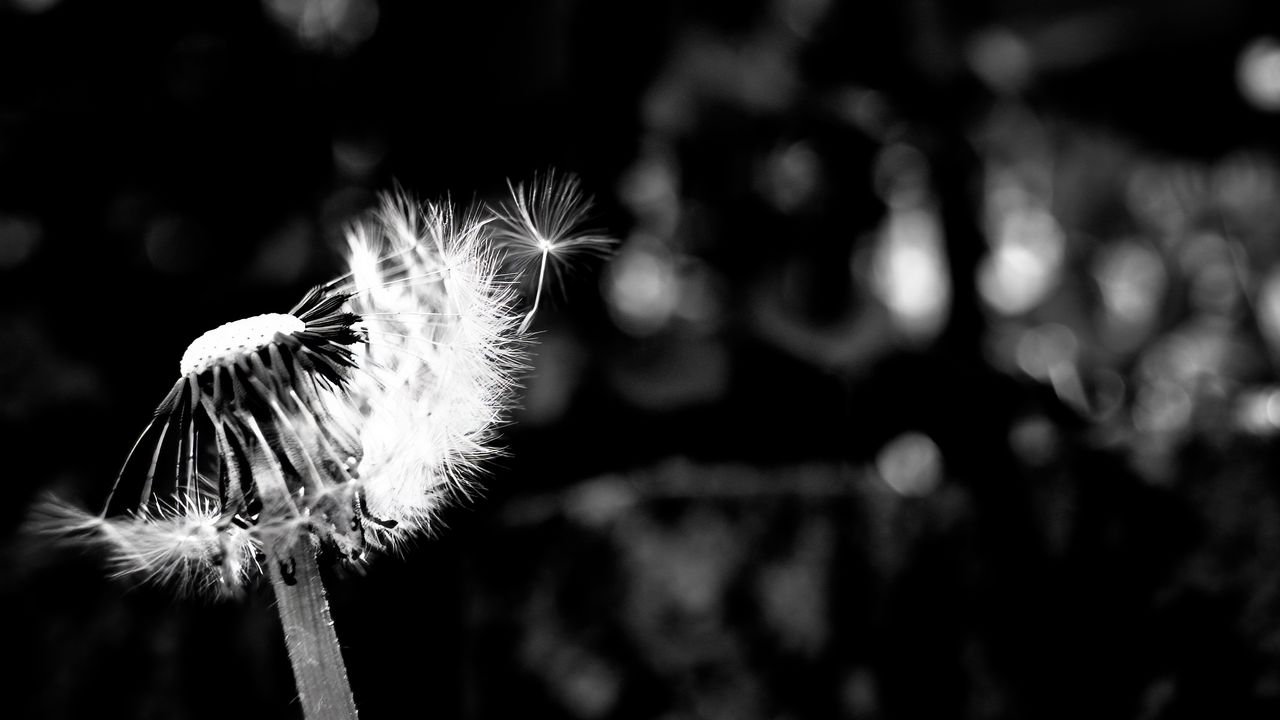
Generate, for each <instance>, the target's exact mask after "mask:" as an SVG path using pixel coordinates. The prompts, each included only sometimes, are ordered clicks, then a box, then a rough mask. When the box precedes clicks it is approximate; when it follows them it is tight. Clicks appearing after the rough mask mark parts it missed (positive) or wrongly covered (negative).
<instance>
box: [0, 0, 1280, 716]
mask: <svg viewBox="0 0 1280 720" xmlns="http://www.w3.org/2000/svg"><path fill="white" fill-rule="evenodd" d="M1277 113H1280V6H1277V5H1276V4H1274V3H1270V2H1264V1H1261V0H1259V1H1258V2H1247V1H1245V0H1176V1H1174V2H1169V1H1167V0H1166V1H1161V2H1157V1H1156V0H1136V1H1134V2H1128V3H1114V2H1113V3H1103V2H1090V1H1087V0H1050V1H1044V2H1038V3H1033V4H1032V3H1014V2H1004V1H1001V0H992V1H990V2H985V3H956V2H949V1H947V0H906V1H905V2H891V1H888V0H882V1H880V2H843V3H842V2H838V1H837V0H748V1H737V2H728V1H725V0H693V1H691V2H677V1H676V0H646V1H645V2H633V1H630V0H615V1H614V2H608V3H604V2H585V1H580V0H546V1H544V2H518V1H514V0H475V1H473V2H466V3H462V2H458V3H447V4H446V3H428V2H407V1H393V0H261V2H253V1H241V2H208V1H204V2H200V1H197V2H186V3H171V2H158V1H155V2H132V1H126V2H116V3H97V2H89V1H88V0H0V430H2V432H0V438H2V439H0V452H2V454H3V458H4V460H5V465H4V468H3V470H2V471H0V477H3V480H4V482H5V485H6V487H7V488H8V490H7V492H10V493H12V494H11V495H9V496H7V502H5V503H3V504H2V505H0V559H2V562H0V613H2V614H3V621H2V622H3V625H2V626H3V627H4V628H5V630H4V634H3V639H4V642H3V647H4V648H5V649H6V650H7V651H8V653H9V655H8V658H9V661H8V663H6V664H7V665H9V666H10V667H11V668H13V669H11V670H7V671H5V672H4V673H3V674H2V675H0V677H2V678H3V679H0V688H2V689H3V697H2V699H0V715H3V716H4V717H14V718H58V719H61V718H84V717H101V716H107V717H112V716H114V717H130V718H210V719H212V718H226V717H235V718H246V719H247V718H281V717H300V710H299V708H298V707H297V705H296V703H293V702H292V701H291V699H292V695H293V693H294V689H293V682H292V676H291V672H290V668H289V664H288V660H287V658H286V656H285V650H284V645H283V642H282V639H281V637H280V630H279V628H278V625H277V621H276V618H275V613H274V610H273V609H272V608H271V606H270V596H269V593H268V592H267V591H266V590H265V589H260V590H259V591H258V592H254V593H250V594H249V595H248V596H247V597H246V598H244V599H243V600H242V601H239V602H229V603H213V602H201V601H196V602H188V601H179V600H175V599H174V598H173V597H172V595H170V594H169V593H168V592H167V591H165V590H163V589H156V588H151V587H134V586H131V585H129V584H127V583H123V582H119V581H112V580H109V579H107V578H106V577H105V572H104V568H103V564H102V558H101V557H95V556H93V555H85V554H80V553H77V552H69V551H66V550H62V549H59V548H55V547H49V546H47V545H46V544H44V543H36V542H32V541H30V540H29V539H26V538H25V537H24V536H23V535H22V534H21V533H20V532H19V527H20V525H21V523H22V521H23V518H24V517H25V514H26V512H27V510H28V507H29V506H30V503H32V502H33V501H34V500H35V499H36V498H37V497H39V496H40V494H41V493H44V492H47V491H52V492H57V493H59V494H61V495H63V496H64V497H68V498H72V499H76V500H78V501H80V502H83V503H86V504H92V503H96V502H100V501H101V499H102V498H103V496H104V495H105V492H106V489H107V488H108V487H109V486H110V483H111V481H112V479H113V478H114V475H115V473H116V471H117V470H118V467H119V463H120V462H121V461H122V460H123V458H124V456H125V454H126V453H127V451H128V448H129V447H130V445H131V444H132V443H133V441H134V439H135V438H136V436H137V433H138V432H140V431H141V429H142V428H143V426H144V425H145V423H146V421H147V419H148V418H149V416H150V413H151V412H152V411H153V409H154V407H155V405H156V403H157V402H158V401H159V400H160V399H161V398H162V397H163V395H164V393H165V392H166V391H167V390H168V388H169V387H170V385H171V383H172V382H173V380H174V379H175V377H176V375H177V364H178V359H179V357H180V356H181V353H182V351H183V349H184V348H185V347H186V346H187V344H188V343H189V342H190V341H191V340H192V339H194V338H195V337H196V336H198V335H199V334H200V333H202V332H203V331H204V330H207V329H209V328H212V327H214V326H216V325H218V324H221V323H223V322H226V321H229V320H233V319H237V318H241V317H246V316H249V315H254V314H258V313H262V312H272V311H284V310H287V309H288V308H289V307H291V306H292V304H293V303H294V302H295V301H296V299H297V298H298V297H300V295H301V293H302V292H303V291H304V290H305V289H306V288H307V287H308V286H310V285H311V284H313V283H316V282H319V281H322V280H325V279H327V278H328V277H330V276H332V275H333V274H334V273H335V272H337V271H338V268H339V265H340V253H339V248H340V240H341V231H342V228H343V224H344V223H345V222H347V221H349V220H350V219H352V218H354V217H356V216H357V215H358V214H359V213H360V212H362V211H363V210H365V209H367V208H369V207H370V206H372V205H373V204H374V203H375V201H376V194H377V193H378V192H379V191H382V190H386V189H390V188H393V187H395V186H396V185H397V184H398V185H399V186H401V187H403V188H404V189H406V190H407V191H409V192H411V193H413V194H415V195H417V196H419V197H422V198H427V199H433V198H441V197H444V196H445V195H449V196H451V197H452V198H453V199H454V200H455V201H457V202H459V203H463V204H465V203H469V202H472V201H483V200H486V199H491V198H495V197H498V196H499V195H500V194H501V193H502V192H503V191H504V190H505V184H506V181H507V179H508V178H511V179H514V180H521V179H527V178H530V177H532V175H533V173H535V172H538V171H541V170H545V169H547V168H550V167H554V168H557V169H558V170H560V171H565V172H572V173H576V174H577V175H578V176H579V177H580V178H581V180H582V183H583V186H584V188H585V189H586V190H587V191H588V192H589V193H591V194H592V195H594V196H595V199H596V206H595V208H596V211H595V214H594V218H593V226H594V227H597V228H599V229H601V230H602V231H605V232H607V233H609V234H611V235H613V236H614V237H616V238H618V239H619V240H620V241H621V243H620V244H619V246H618V249H617V252H616V254H615V256H614V257H613V258H612V259H611V260H610V261H609V262H608V263H595V264H587V265H584V266H582V267H579V268H577V269H576V272H574V273H571V274H570V275H568V276H566V277H565V278H564V283H563V285H564V287H563V292H562V293H559V294H557V296H556V299H555V302H554V303H552V305H551V306H550V307H548V308H547V309H545V310H544V311H541V312H540V314H539V318H538V321H537V324H536V327H537V329H538V331H539V333H540V337H541V343H540V345H539V347H538V349H537V352H536V358H535V361H534V364H533V369H532V370H531V372H530V374H529V376H528V377H527V378H526V381H525V385H526V392H525V394H524V397H523V402H522V407H521V408H520V409H519V410H518V411H517V412H516V413H515V414H514V416H513V423H512V424H511V426H510V427H509V428H507V429H506V430H505V431H504V444H505V445H506V447H507V448H508V449H509V450H510V455H509V457H506V458H504V459H502V460H500V461H499V462H497V463H495V464H494V466H493V468H492V470H493V474H492V477H491V478H489V480H488V481H487V483H486V491H485V493H484V495H483V496H482V497H480V498H478V499H477V500H476V501H475V502H473V503H472V504H470V505H468V506H465V507H460V508H455V509H453V510H452V511H450V512H449V513H447V514H446V516H445V521H446V523H445V524H446V525H447V527H445V528H443V529H442V531H441V533H440V536H439V537H438V538H436V539H431V540H427V541H424V542H422V543H421V544H420V546H419V547H418V548H417V549H416V550H415V551H413V552H412V553H411V554H410V555H409V556H408V557H407V558H404V559H381V560H379V561H377V562H375V563H373V565H372V566H371V567H370V568H369V570H368V572H367V574H365V575H363V576H360V575H356V576H350V577H339V576H337V575H335V576H333V577H329V578H328V580H329V582H328V585H329V588H330V597H331V601H332V604H333V615H334V618H335V623H336V626H337V629H338V633H339V636H340V637H341V639H342V641H343V643H344V646H345V654H346V658H347V662H348V666H349V670H350V675H351V680H352V684H353V687H354V691H355V695H356V699H357V701H358V703H359V704H360V706H361V711H362V717H364V718H368V719H369V720H376V719H378V718H391V717H396V718H406V717H424V718H463V719H482V718H483V719H488V718H509V717H514V716H517V714H518V715H519V716H522V717H524V716H538V717H552V718H580V719H583V720H598V719H599V720H603V719H612V718H618V719H637V720H639V719H642V718H643V719H648V718H655V719H663V720H685V719H690V720H692V719H704V718H705V719H708V720H711V719H724V720H754V719H756V718H762V719H763V718H772V719H780V720H781V719H791V718H795V719H799V718H868V719H872V718H878V719H890V718H922V717H930V718H983V719H987V718H990V719H1004V718H1076V717H1090V718H1134V719H1143V720H1147V719H1156V718H1199V717H1231V718H1255V717H1259V718H1260V717H1275V715H1276V713H1277V711H1280V485H1278V482H1280V481H1278V479H1277V471H1278V470H1280V457H1277V444H1276V440H1277V437H1276V436H1277V433H1280V242H1278V241H1280V156H1278V155H1277V152H1278V151H1280V114H1277Z"/></svg>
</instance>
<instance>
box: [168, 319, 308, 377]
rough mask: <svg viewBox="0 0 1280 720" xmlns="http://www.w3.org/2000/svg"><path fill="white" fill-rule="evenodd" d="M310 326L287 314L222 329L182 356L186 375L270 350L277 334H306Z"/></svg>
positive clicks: (204, 337)
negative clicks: (243, 356) (266, 349)
mask: <svg viewBox="0 0 1280 720" xmlns="http://www.w3.org/2000/svg"><path fill="white" fill-rule="evenodd" d="M306 327H307V324H306V323H304V322H302V321H301V320H299V319H298V318H296V317H294V316H293V315H289V314H286V313H267V314H266V315H255V316H253V317H249V318H245V319H243V320H234V321H232V322H229V323H227V324H226V325H220V326H218V327H216V328H214V329H212V330H210V331H209V332H207V333H205V334H203V335H201V336H200V337H198V338H196V340H195V342H193V343H191V345H190V346H188V347H187V351H186V352H184V353H182V374H183V375H192V374H198V373H202V372H204V371H205V370H208V369H209V368H211V367H213V366H214V365H215V364H217V363H218V362H219V361H222V360H230V359H233V358H235V357H237V356H239V355H247V354H249V353H251V352H254V351H255V350H257V349H258V348H262V347H266V346H267V345H270V344H271V341H272V340H274V339H275V336H276V333H284V334H286V335H289V334H292V333H296V332H302V331H303V330H305V329H306Z"/></svg>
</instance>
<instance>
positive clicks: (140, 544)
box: [47, 176, 606, 595]
mask: <svg viewBox="0 0 1280 720" xmlns="http://www.w3.org/2000/svg"><path fill="white" fill-rule="evenodd" d="M512 192H513V198H512V200H511V202H510V203H509V204H508V205H507V206H504V208H505V210H493V209H491V208H490V209H481V210H475V211H470V212H465V213H458V212H456V211H455V210H454V208H453V207H452V206H451V205H449V204H448V203H439V204H430V203H428V204H418V203H415V202H413V201H411V200H409V199H408V198H407V197H406V196H404V195H392V196H388V197H386V198H385V199H384V200H383V203H382V205H381V207H380V208H379V209H378V211H377V212H375V213H374V214H372V215H371V216H370V217H369V218H367V219H365V220H362V221H360V222H357V223H355V224H353V225H352V226H351V227H350V229H349V231H348V232H347V265H348V268H347V270H348V272H347V273H346V274H345V275H343V276H341V277H339V278H337V279H335V280H333V281H331V282H329V283H326V284H324V285H320V286H317V287H315V288H312V289H311V290H310V291H308V292H307V293H306V294H305V295H304V297H303V298H302V300H301V301H300V302H299V303H298V304H297V305H296V306H294V307H293V308H292V309H291V310H290V311H289V312H288V313H270V314H265V315H258V316H255V317H251V318H246V319H243V320H237V321H235V322H231V323H227V324H225V325H222V326H221V327H218V328H215V329H214V330H211V331H209V332H206V333H204V334H203V335H201V336H200V337H199V338H197V339H196V340H195V342H193V343H191V345H190V346H189V347H188V348H187V349H186V352H185V353H183V356H182V359H181V363H180V370H181V373H180V377H179V379H178V380H177V382H176V383H175V384H174V385H173V386H172V388H171V389H170V391H169V393H168V394H167V395H166V396H165V397H164V399H163V400H162V401H161V403H160V405H159V407H158V408H157V409H156V412H155V415H154V417H153V419H152V421H151V423H150V424H149V425H148V426H147V427H146V429H144V430H143V432H142V435H141V436H140V437H139V438H138V441H137V443H136V444H135V446H134V448H133V449H132V450H131V451H130V453H129V455H128V456H127V458H126V460H125V462H124V466H123V467H122V468H121V470H120V473H119V476H118V477H117V479H116V483H115V486H114V487H113V489H112V491H111V494H110V496H109V497H108V500H107V504H106V508H105V509H104V510H103V512H102V513H101V514H89V513H86V512H83V511H79V510H75V509H73V508H70V506H66V505H60V504H56V503H55V504H54V505H53V507H54V508H55V509H54V510H53V511H51V512H50V513H49V515H50V517H51V518H52V519H51V520H50V522H49V523H47V526H48V527H49V528H52V529H54V531H56V532H58V533H59V534H61V535H63V536H66V537H75V538H77V539H78V540H81V541H83V542H86V543H90V544H95V545H97V546H99V547H104V548H105V549H106V551H107V553H108V556H109V562H110V564H111V566H112V567H113V568H114V570H115V572H116V573H117V574H121V575H131V576H141V577H142V578H143V579H145V580H148V581H152V582H156V583H160V584H165V585H170V586H173V587H176V588H178V589H179V590H180V591H181V592H194V593H212V594H215V595H227V594H234V593H235V592H236V589H237V588H239V587H241V586H243V585H244V584H247V583H249V582H251V581H253V580H254V578H255V577H257V576H258V575H260V574H261V572H262V563H263V562H270V560H267V559H264V558H268V557H274V556H273V550H272V548H277V547H280V548H291V547H296V546H298V544H299V543H300V542H304V543H305V546H306V547H315V548H317V549H318V550H319V551H321V555H322V556H324V557H327V558H334V559H335V561H337V562H343V563H346V564H349V565H354V566H358V565H360V564H361V563H364V562H366V559H367V558H368V557H370V556H371V554H372V553H371V551H381V552H389V553H399V552H403V551H404V550H405V549H406V548H407V547H408V546H409V545H410V543H411V541H412V540H413V539H414V538H415V537H420V536H423V535H426V534H429V533H430V532H431V531H432V529H433V527H434V526H435V524H436V520H437V518H438V516H439V513H440V511H441V509H442V508H443V507H445V506H446V505H447V504H449V503H450V502H452V501H455V500H457V499H459V498H463V497H466V496H468V495H469V494H470V493H471V492H473V490H474V488H475V487H476V482H477V478H478V477H479V475H480V472H481V468H482V467H483V464H484V462H485V461H486V460H487V459H489V458H490V457H492V456H493V455H494V454H495V453H496V452H497V449H496V447H495V436H496V428H497V427H498V426H499V425H500V424H501V423H502V422H503V419H504V415H505V412H506V410H507V408H508V407H509V406H510V401H511V397H512V394H513V392H514V390H515V387H516V377H517V373H518V372H519V371H520V370H521V368H522V367H523V362H524V342H525V341H524V340H523V333H524V331H525V329H526V328H527V326H528V321H529V318H531V317H532V313H533V310H536V307H537V295H535V297H534V300H533V308H532V309H530V310H529V311H528V313H522V312H521V311H520V309H519V302H520V297H519V287H520V283H519V282H518V281H519V280H520V279H521V277H518V276H517V277H512V276H511V275H510V274H508V272H509V270H510V269H511V268H515V271H516V273H517V275H523V274H524V273H527V272H528V271H529V270H530V269H531V266H529V265H528V264H527V263H522V262H521V259H520V258H522V257H524V258H527V257H528V255H529V253H534V254H535V256H540V257H541V260H540V261H539V263H538V267H539V270H538V291H537V292H538V293H540V292H541V285H542V280H543V277H544V273H545V268H546V262H547V258H549V257H552V256H555V258H556V259H559V258H560V257H561V256H562V255H563V254H565V253H569V252H576V251H577V250H582V249H585V250H588V251H590V252H597V251H599V250H600V249H601V248H602V247H604V245H605V244H606V241H603V240H599V239H597V238H594V237H593V236H587V235H581V234H577V233H578V230H577V226H578V225H579V224H580V221H581V219H582V217H583V216H584V215H583V214H584V213H585V202H584V201H583V200H582V197H581V194H580V193H579V191H578V188H577V184H576V181H574V180H572V179H570V180H566V181H557V180H555V178H554V176H552V177H549V178H547V179H546V180H545V181H541V182H535V183H534V184H533V185H532V186H530V189H528V190H525V189H524V186H519V187H518V188H513V190H512ZM517 237H518V238H523V239H521V240H517V239H516V238H517Z"/></svg>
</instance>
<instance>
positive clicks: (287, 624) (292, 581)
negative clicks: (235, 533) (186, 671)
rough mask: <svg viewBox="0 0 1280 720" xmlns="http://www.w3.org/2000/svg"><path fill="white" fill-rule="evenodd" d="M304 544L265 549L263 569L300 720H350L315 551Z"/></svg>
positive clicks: (349, 699)
mask: <svg viewBox="0 0 1280 720" xmlns="http://www.w3.org/2000/svg"><path fill="white" fill-rule="evenodd" d="M310 545H311V544H310V543H309V542H308V541H306V540H305V539H304V540H298V541H295V542H294V543H293V544H292V546H291V547H281V546H279V545H276V546H275V547H269V548H267V558H268V562H267V568H268V573H269V574H270V576H271V589H272V590H274V591H275V595H276V609H277V611H279V613H280V624H281V625H283V626H284V642H285V645H286V646H287V647H288V648H289V662H290V663H292V664H293V677H294V682H295V683H296V684H297V687H298V699H299V701H300V702H301V703H302V712H303V717H305V718H306V720H354V719H355V717H356V702H355V698H354V697H353V696H352V694H351V684H350V682H349V681H348V680H347V666H346V664H344V663H343V661H342V649H341V648H340V647H339V646H338V634H337V633H336V632H335V631H334V629H333V619H332V618H331V617H330V616H329V602H328V601H327V600H326V599H325V594H324V584H323V583H322V581H321V579H320V567H319V565H317V564H316V553H315V550H314V549H313V548H312V547H310Z"/></svg>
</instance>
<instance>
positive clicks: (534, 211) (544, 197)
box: [494, 171, 614, 332]
mask: <svg viewBox="0 0 1280 720" xmlns="http://www.w3.org/2000/svg"><path fill="white" fill-rule="evenodd" d="M509 187H510V190H511V198H510V199H509V200H508V201H507V202H506V203H504V204H502V205H500V206H499V207H498V208H497V209H495V211H494V214H495V216H496V218H497V220H498V228H497V230H496V232H495V237H496V239H497V240H498V241H499V242H501V243H503V247H504V249H505V252H506V255H507V259H508V260H510V261H511V262H513V263H514V264H515V265H516V267H517V272H518V274H520V275H522V276H523V275H524V274H526V273H527V272H528V271H529V270H531V269H532V267H533V266H534V265H537V267H538V271H537V274H536V279H535V284H536V286H535V289H534V293H533V306H532V307H531V308H530V309H529V312H528V314H526V315H525V319H524V321H523V322H522V323H521V324H520V327H519V332H524V331H526V330H528V329H529V325H530V323H532V322H533V316H534V314H535V313H536V312H537V311H538V303H539V301H540V300H541V299H542V290H543V286H544V284H545V283H546V281H547V279H548V278H547V271H548V265H550V271H551V277H552V279H554V278H557V277H559V276H560V274H561V273H562V272H563V271H564V270H565V268H566V267H567V266H568V263H569V260H570V259H572V258H574V257H581V256H584V255H585V256H596V257H604V256H607V255H608V254H609V252H610V250H611V248H612V246H613V244H614V240H613V239H611V238H609V237H606V236H603V235H599V234H596V233H593V232H590V231H587V230H584V229H583V227H582V225H583V223H584V222H585V221H586V219H587V212H588V210H589V209H590V202H588V201H587V200H586V199H585V198H584V197H583V194H582V189H581V188H580V187H579V183H578V180H577V178H576V177H573V176H569V177H567V178H562V179H561V178H557V177H556V175H555V173H554V171H552V172H548V173H547V175H546V176H545V178H541V179H540V178H536V177H535V178H534V180H533V182H532V183H530V184H529V185H527V186H526V185H525V184H524V183H520V184H518V185H515V186H509Z"/></svg>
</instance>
